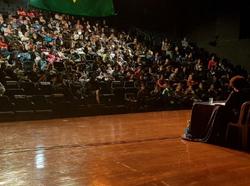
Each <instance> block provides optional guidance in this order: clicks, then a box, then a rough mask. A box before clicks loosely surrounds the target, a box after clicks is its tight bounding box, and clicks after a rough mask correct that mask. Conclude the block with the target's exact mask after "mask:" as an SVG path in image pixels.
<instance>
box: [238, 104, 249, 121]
mask: <svg viewBox="0 0 250 186" xmlns="http://www.w3.org/2000/svg"><path fill="white" fill-rule="evenodd" d="M238 123H239V124H241V125H247V124H250V101H246V102H245V103H243V104H242V105H241V109H240V117H239V122H238Z"/></svg>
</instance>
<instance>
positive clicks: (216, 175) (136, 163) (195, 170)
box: [0, 110, 250, 186]
mask: <svg viewBox="0 0 250 186" xmlns="http://www.w3.org/2000/svg"><path fill="white" fill-rule="evenodd" d="M189 118H190V110H183V111H168V112H152V113H139V114H124V115H112V116H96V117H82V118H67V119H54V120H44V121H29V122H15V123H0V186H175V185H177V186H178V185H180V186H184V185H185V186H186V185H197V186H205V185H209V186H211V185H212V186H218V185H226V186H230V185H232V186H235V185H250V155H249V154H248V153H245V152H240V151H235V150H231V149H227V148H223V147H218V146H213V145H209V144H203V143H198V142H188V141H183V140H181V138H180V136H181V134H182V133H183V129H184V127H185V126H186V121H187V120H188V119H189Z"/></svg>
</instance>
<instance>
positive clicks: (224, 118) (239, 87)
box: [183, 75, 250, 145]
mask: <svg viewBox="0 0 250 186" xmlns="http://www.w3.org/2000/svg"><path fill="white" fill-rule="evenodd" d="M230 87H231V88H232V89H233V90H232V92H231V93H230V95H229V96H228V98H227V100H226V102H225V105H224V106H222V105H218V106H215V107H214V109H213V112H212V114H211V116H210V119H209V121H208V122H207V125H206V127H205V128H206V131H201V132H202V133H204V135H202V137H201V138H200V139H197V138H195V137H194V136H192V131H191V130H190V127H191V125H193V124H194V123H193V124H192V121H191V123H190V124H189V126H188V127H187V128H186V130H185V134H184V135H183V139H187V140H194V141H202V142H208V143H214V144H221V145H223V144H224V138H225V137H224V136H225V132H226V128H227V124H228V123H229V122H236V121H238V119H239V114H240V109H241V105H242V104H243V103H244V102H246V101H249V100H250V88H249V84H248V83H247V81H246V79H245V78H244V77H242V76H239V75H237V76H234V77H232V78H231V80H230ZM198 112H199V111H198ZM193 114H197V117H202V116H200V115H199V114H201V113H194V112H193V111H192V115H193ZM192 127H193V126H192Z"/></svg>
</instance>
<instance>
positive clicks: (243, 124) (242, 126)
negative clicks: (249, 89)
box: [225, 101, 250, 149]
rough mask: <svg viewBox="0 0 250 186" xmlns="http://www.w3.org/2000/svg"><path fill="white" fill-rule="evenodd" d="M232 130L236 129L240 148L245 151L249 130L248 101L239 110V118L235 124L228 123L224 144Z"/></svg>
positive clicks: (249, 105) (249, 114)
mask: <svg viewBox="0 0 250 186" xmlns="http://www.w3.org/2000/svg"><path fill="white" fill-rule="evenodd" d="M232 128H237V130H238V137H239V141H240V142H241V145H242V148H244V149H247V147H248V140H249V137H248V133H249V128H250V101H247V102H245V103H243V104H242V106H241V110H240V117H239V120H238V122H237V123H232V122H230V123H229V124H228V126H227V130H226V136H225V137H226V139H225V140H226V142H228V139H229V138H228V136H229V131H230V129H232Z"/></svg>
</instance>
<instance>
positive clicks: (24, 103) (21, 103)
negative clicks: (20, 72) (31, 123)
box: [14, 95, 34, 120]
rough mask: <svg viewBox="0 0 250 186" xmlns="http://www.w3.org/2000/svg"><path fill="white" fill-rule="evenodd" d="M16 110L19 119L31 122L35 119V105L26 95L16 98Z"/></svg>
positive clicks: (16, 96)
mask: <svg viewBox="0 0 250 186" xmlns="http://www.w3.org/2000/svg"><path fill="white" fill-rule="evenodd" d="M14 110H15V113H16V117H17V119H25V120H27V119H28V120H29V119H32V118H33V117H34V115H33V114H34V110H33V104H32V102H31V101H30V100H29V99H28V97H27V96H26V95H15V96H14Z"/></svg>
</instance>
